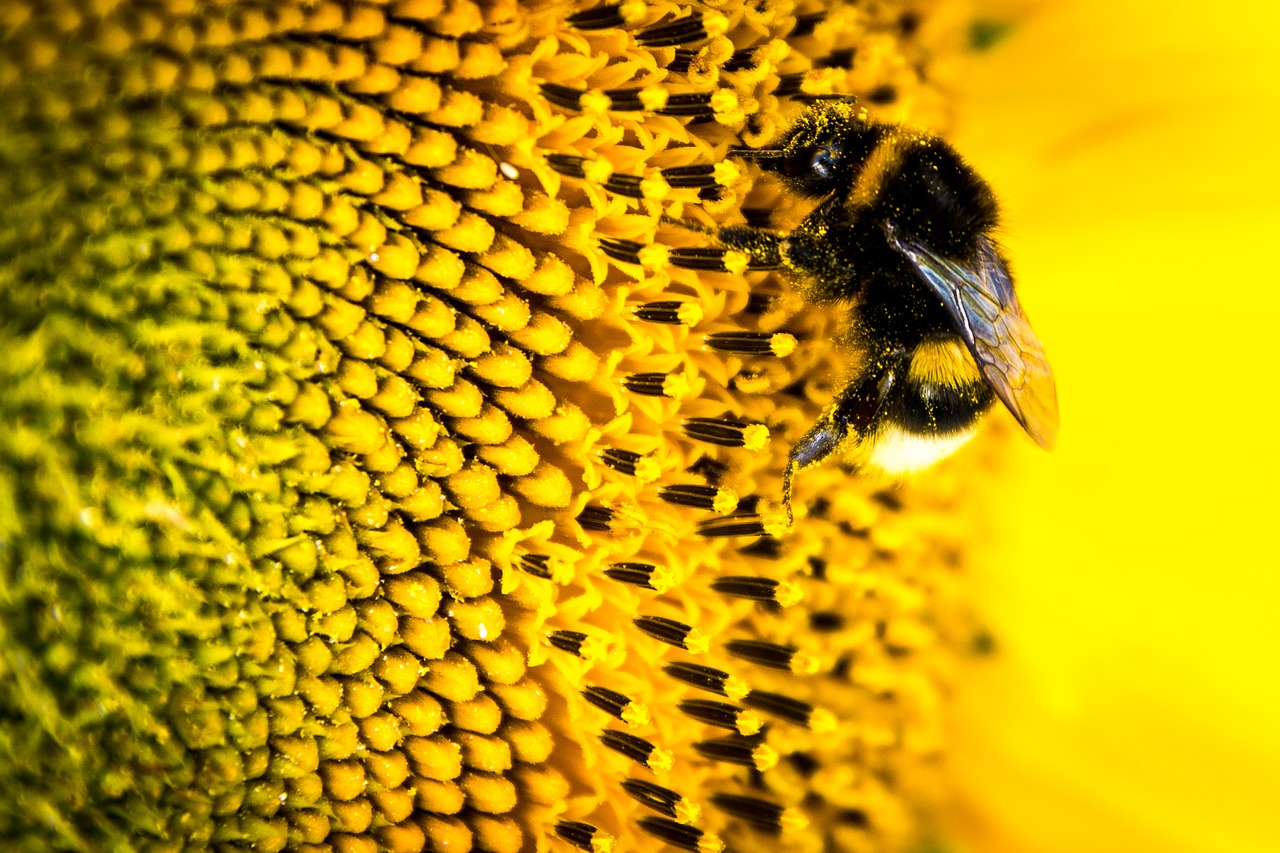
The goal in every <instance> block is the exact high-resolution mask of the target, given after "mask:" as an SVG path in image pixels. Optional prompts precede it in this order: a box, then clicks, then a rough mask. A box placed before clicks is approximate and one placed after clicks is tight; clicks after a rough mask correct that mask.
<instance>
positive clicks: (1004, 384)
mask: <svg viewBox="0 0 1280 853" xmlns="http://www.w3.org/2000/svg"><path fill="white" fill-rule="evenodd" d="M885 230H886V232H887V233H888V236H889V241H890V242H891V243H892V244H893V245H894V246H895V247H896V248H897V249H898V251H900V252H902V253H903V254H904V255H906V256H907V258H909V259H910V260H911V262H912V264H913V265H914V266H915V268H916V272H918V273H919V274H920V277H921V279H923V280H924V281H925V283H926V284H928V285H929V288H930V289H931V290H932V291H933V292H934V293H936V294H937V295H938V297H939V298H940V299H941V300H942V303H943V304H944V305H945V306H946V308H947V313H949V314H950V315H951V318H952V319H953V320H954V321H955V323H956V329H957V330H958V331H959V332H960V336H961V337H963V338H964V342H965V344H967V345H968V347H969V351H970V352H971V353H973V357H974V359H975V360H976V361H977V362H978V367H979V368H980V369H981V370H982V376H983V378H985V379H986V380H987V382H988V383H989V384H990V385H991V388H992V390H993V391H995V392H996V396H998V397H999V398H1000V399H1001V400H1002V401H1003V402H1004V404H1005V406H1006V407H1007V408H1008V409H1009V411H1010V412H1012V413H1013V416H1014V417H1015V418H1017V419H1018V423H1020V424H1022V428H1023V429H1025V430H1026V431H1027V434H1028V435H1030V436H1031V437H1032V438H1033V439H1035V441H1036V443H1037V444H1039V445H1040V446H1041V447H1043V448H1045V449H1049V448H1052V447H1053V444H1054V442H1055V441H1056V440H1057V437H1058V391H1057V387H1056V386H1055V385H1054V381H1053V371H1052V370H1051V369H1050V368H1049V360H1048V359H1047V358H1046V357H1045V354H1044V347H1043V346H1042V345H1041V343H1040V339H1039V338H1037V337H1036V333H1035V332H1034V331H1033V330H1032V329H1031V323H1030V321H1029V320H1027V315H1026V314H1024V313H1023V311H1022V306H1021V305H1020V304H1019V303H1018V296H1017V294H1015V293H1014V291H1013V280H1012V278H1010V276H1009V270H1008V267H1006V266H1005V263H1004V261H1003V260H1002V259H1001V258H1000V255H999V253H997V252H996V248H995V245H994V244H993V243H992V242H991V241H990V240H988V239H987V238H985V237H983V238H981V239H980V241H979V243H978V257H977V260H976V262H974V263H973V264H972V265H970V264H960V263H956V262H955V261H951V260H948V259H946V258H943V257H941V256H940V255H938V254H937V253H936V252H934V251H933V250H932V249H930V248H929V247H928V246H927V245H925V244H924V243H921V242H919V241H918V240H915V239H912V238H910V237H907V236H905V235H899V234H897V233H896V232H895V229H894V228H893V227H892V225H891V224H890V225H888V226H886V229H885Z"/></svg>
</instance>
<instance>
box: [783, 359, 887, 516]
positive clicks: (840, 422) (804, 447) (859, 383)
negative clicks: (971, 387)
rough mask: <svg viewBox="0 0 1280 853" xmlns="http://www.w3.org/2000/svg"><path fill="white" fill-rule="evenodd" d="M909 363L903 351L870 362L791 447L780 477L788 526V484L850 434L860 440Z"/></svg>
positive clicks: (839, 445) (872, 427)
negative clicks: (799, 472)
mask: <svg viewBox="0 0 1280 853" xmlns="http://www.w3.org/2000/svg"><path fill="white" fill-rule="evenodd" d="M909 364H910V354H909V353H908V352H907V351H906V350H905V349H902V348H898V349H895V350H892V351H891V352H889V353H887V354H885V355H884V356H882V357H880V358H876V359H874V360H872V361H870V362H869V366H868V368H867V369H866V370H865V371H864V372H863V373H862V375H861V376H859V377H858V378H857V379H855V380H854V381H853V382H850V383H849V385H847V386H846V387H845V389H844V390H843V391H841V392H840V394H839V395H838V396H837V397H836V399H835V401H834V402H833V403H832V404H831V405H830V406H828V407H827V410H826V411H825V412H823V413H822V417H821V418H819V419H818V422H817V423H815V424H814V425H813V427H812V428H811V429H810V430H809V431H808V432H807V433H805V434H804V436H803V437H802V438H801V439H800V440H799V441H798V442H796V444H795V446H794V447H792V448H791V452H790V453H788V454H787V469H786V471H785V473H784V474H783V476H782V502H783V504H784V505H785V506H786V510H787V524H788V525H790V524H791V522H792V520H793V516H792V509H791V484H792V479H793V478H794V476H795V473H796V472H797V471H802V470H804V469H805V468H809V467H811V466H813V465H817V464H818V463H819V462H822V461H823V460H824V459H826V458H827V457H829V456H831V455H832V454H833V453H835V452H836V451H838V450H839V449H840V447H841V446H842V445H844V443H845V442H846V441H847V440H848V438H849V436H850V435H853V436H855V437H856V438H857V439H858V440H859V441H860V440H861V439H862V438H863V437H865V436H867V435H869V434H870V433H871V432H872V431H873V430H874V428H875V425H876V422H877V420H878V419H879V417H880V414H881V412H882V411H883V410H884V403H885V400H886V398H888V396H889V393H890V392H891V391H892V390H893V387H894V385H896V384H897V379H898V377H899V376H900V375H905V373H906V370H907V367H908V366H909Z"/></svg>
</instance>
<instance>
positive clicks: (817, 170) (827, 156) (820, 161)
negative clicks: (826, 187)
mask: <svg viewBox="0 0 1280 853" xmlns="http://www.w3.org/2000/svg"><path fill="white" fill-rule="evenodd" d="M839 161H840V149H839V147H837V146H834V145H830V146H823V147H822V148H819V149H817V150H815V151H814V152H813V154H811V155H809V171H810V172H811V173H813V175H814V176H816V177H818V178H822V179H823V180H829V179H831V178H833V177H835V173H836V166H837V165H838V164H839Z"/></svg>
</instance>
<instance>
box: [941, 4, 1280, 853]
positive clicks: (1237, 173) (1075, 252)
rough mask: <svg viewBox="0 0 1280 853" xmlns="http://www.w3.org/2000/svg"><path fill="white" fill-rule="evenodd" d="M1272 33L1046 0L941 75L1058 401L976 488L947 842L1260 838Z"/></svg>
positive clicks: (1277, 437) (1271, 675)
mask: <svg viewBox="0 0 1280 853" xmlns="http://www.w3.org/2000/svg"><path fill="white" fill-rule="evenodd" d="M1278 37H1280V11H1278V10H1277V7H1276V6H1275V5H1274V4H1261V3H1256V4H1253V5H1251V6H1248V7H1245V6H1238V5H1235V4H1231V3H1215V4H1206V5H1203V6H1186V7H1183V6H1180V5H1179V4H1173V5H1170V4H1166V3H1156V2H1150V0H1144V2H1138V3H1127V4H1114V3H1110V2H1106V0H1075V2H1059V3H1049V4H1046V5H1045V6H1043V7H1042V8H1041V9H1039V10H1038V11H1034V12H1032V13H1031V14H1029V15H1027V16H1025V17H1023V18H1022V19H1020V20H1019V22H1018V23H1017V25H1016V26H1015V28H1014V29H1013V30H1012V31H1011V32H1010V34H1009V35H1008V37H1007V38H1005V39H1004V40H1003V41H1001V42H999V43H998V44H997V45H996V46H995V47H993V48H992V49H990V50H989V51H986V52H984V53H981V54H977V55H976V56H975V57H974V58H973V61H972V62H971V63H970V64H969V67H967V68H966V69H965V71H964V73H963V74H962V75H961V78H960V81H959V83H960V85H959V88H960V95H961V97H962V99H963V105H962V109H961V112H960V122H959V128H958V132H957V133H955V134H953V141H954V142H955V144H956V146H957V148H958V149H959V150H960V151H961V152H963V153H965V154H966V156H968V157H969V159H970V160H971V161H973V162H974V164H975V165H976V166H977V168H978V171H979V173H981V174H983V175H984V176H986V177H987V179H988V180H989V181H990V182H991V183H992V185H993V186H994V187H995V188H996V191H997V194H998V195H1000V196H1001V198H1002V200H1003V203H1004V208H1005V212H1006V223H1005V233H1004V236H1003V239H1004V242H1005V244H1006V246H1007V248H1008V249H1009V253H1010V255H1011V257H1012V258H1013V260H1014V265H1015V266H1014V269H1015V272H1016V274H1017V276H1018V281H1019V288H1020V292H1021V294H1022V296H1023V301H1024V304H1025V305H1026V307H1027V311H1028V313H1029V315H1030V317H1031V319H1032V321H1033V323H1034V325H1035V327H1036V329H1037V330H1038V332H1039V333H1040V336H1041V338H1042V339H1043V340H1044V341H1045V344H1046V347H1047V348H1048V351H1049V355H1050V358H1051V360H1052V362H1053V365H1054V368H1055V372H1056V374H1057V378H1058V384H1059V394H1060V399H1061V408H1062V432H1061V437H1060V443H1059V446H1058V449H1057V451H1056V452H1055V453H1053V454H1042V453H1041V452H1040V451H1038V450H1037V449H1036V448H1035V447H1034V445H1032V444H1031V442H1029V441H1021V440H1019V441H1016V442H1013V443H1016V445H1017V446H1016V448H1015V459H1014V463H1015V464H1014V465H1012V466H1011V470H1009V471H1007V472H1005V475H1003V476H1001V477H999V478H996V479H998V480H999V482H998V483H995V484H993V485H992V487H991V488H993V489H998V490H999V494H998V495H995V496H994V497H992V500H993V501H999V504H998V506H1000V510H999V513H1000V518H1001V521H1000V525H1001V528H1000V529H1001V532H1000V534H999V536H998V539H997V540H995V541H992V542H991V544H990V545H989V548H990V553H987V554H984V555H982V559H980V560H979V561H978V562H979V565H978V567H977V571H978V591H977V594H978V595H979V596H980V597H981V599H982V601H983V603H984V607H986V608H987V611H986V612H987V614H988V616H989V618H990V621H991V622H992V625H993V628H994V629H995V632H996V634H997V636H998V637H999V642H1000V650H1001V656H1000V658H999V659H998V660H997V661H996V662H995V663H993V664H992V665H991V667H989V668H988V669H987V670H986V671H985V672H984V674H983V675H982V677H981V678H980V679H979V680H978V681H977V682H975V683H973V684H971V685H970V686H969V691H968V693H967V694H966V695H965V696H964V697H963V711H964V713H965V715H966V716H965V718H964V720H963V721H962V727H963V728H964V729H965V730H966V731H968V732H969V735H968V736H967V738H966V740H965V741H964V742H963V743H962V745H961V753H960V756H959V764H960V769H961V773H962V776H963V777H964V779H965V780H966V781H967V782H971V783H973V788H974V789H976V790H981V791H983V792H984V794H983V795H982V796H981V797H979V798H976V799H975V801H974V802H973V803H971V804H970V805H971V806H972V812H971V813H970V815H969V817H970V825H969V827H968V829H969V830H970V831H971V832H972V833H975V836H974V837H983V836H986V837H988V838H989V836H990V835H991V834H992V833H994V834H995V835H996V836H997V837H999V838H1003V839H1004V843H1002V844H999V845H995V844H993V843H992V842H990V841H989V840H988V841H986V842H976V841H975V842H972V843H971V849H973V850H975V851H977V850H982V851H984V853H986V851H993V850H1006V849H1007V850H1019V851H1028V852H1029V853H1039V851H1068V850H1069V851H1073V853H1079V851H1095V853H1096V851H1127V853H1137V852H1138V851H1142V853H1145V851H1166V852H1167V853H1183V851H1232V853H1251V852H1252V851H1271V853H1274V851H1277V850H1280V817H1277V805H1276V802H1277V796H1278V795H1280V687H1278V686H1277V682H1278V681H1280V628H1278V627H1277V624H1278V623H1280V619H1278V617H1277V612H1278V611H1280V557H1277V550H1278V546H1277V541H1276V535H1275V530H1276V527H1277V524H1276V514H1277V512H1278V511H1280V499H1278V498H1277V489H1278V487H1280V462H1278V460H1280V452H1278V451H1277V446H1276V445H1277V441H1280V429H1278V428H1277V423H1278V422H1280V389H1278V387H1277V386H1280V368H1278V367H1277V365H1276V361H1277V352H1278V351H1280V347H1278V343H1280V341H1278V338H1280V334H1278V332H1277V330H1278V328H1280V275H1277V263H1276V261H1275V259H1274V258H1273V255H1275V254H1276V252H1277V245H1278V244H1280V167H1277V165H1276V161H1277V152H1280V138H1278V134H1277V131H1278V130H1280V117H1278V113H1277V107H1278V106H1280V70H1278V67H1280V66H1278V64H1277V60H1276V59H1275V50H1276V45H1275V42H1276V40H1277V38H1278ZM993 505H994V504H993Z"/></svg>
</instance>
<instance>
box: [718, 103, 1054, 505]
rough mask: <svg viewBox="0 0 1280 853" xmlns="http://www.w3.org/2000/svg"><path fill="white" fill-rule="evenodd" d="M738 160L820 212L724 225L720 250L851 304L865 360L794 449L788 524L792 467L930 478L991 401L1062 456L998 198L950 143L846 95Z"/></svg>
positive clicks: (1046, 376) (813, 297)
mask: <svg viewBox="0 0 1280 853" xmlns="http://www.w3.org/2000/svg"><path fill="white" fill-rule="evenodd" d="M733 154H734V155H735V156H739V157H743V158H745V159H748V160H751V161H754V162H755V163H757V164H759V166H760V167H761V168H762V169H764V170H765V171H767V172H772V173H774V174H776V175H778V176H779V177H780V178H781V179H782V180H783V181H784V182H785V183H786V184H787V186H788V187H789V189H791V190H792V191H794V192H796V193H798V194H800V195H802V196H806V197H809V198H814V199H819V200H820V201H819V202H818V204H817V206H816V207H815V208H814V209H813V210H812V212H810V213H809V214H808V216H806V217H805V219H804V220H803V221H802V222H800V224H799V225H798V226H797V227H796V228H795V229H794V230H793V231H791V232H790V233H789V234H779V233H775V232H772V231H768V230H764V229H758V228H751V227H746V226H741V227H727V228H722V229H721V230H720V231H719V234H718V238H719V240H720V242H721V244H722V245H724V246H725V247H727V248H731V249H737V250H740V251H742V252H744V253H746V255H747V256H748V257H749V258H750V260H751V262H752V264H753V266H755V267H772V268H780V269H782V270H783V271H785V272H786V273H788V274H789V275H790V276H791V277H792V278H794V279H795V280H797V282H798V284H799V285H800V287H801V288H802V290H803V292H804V295H805V297H806V298H807V299H808V300H809V301H811V302H814V303H817V304H824V303H832V302H848V303H850V304H851V305H852V308H851V312H852V315H853V320H854V322H852V323H851V327H852V331H851V332H850V335H851V337H852V343H853V344H854V345H855V346H856V348H857V349H859V350H860V351H861V352H862V361H861V363H860V366H859V367H858V369H857V372H856V373H854V375H853V376H852V377H851V378H850V379H849V381H848V384H847V385H845V386H844V388H843V389H842V390H841V391H840V392H839V393H837V394H836V397H835V399H834V400H833V402H832V403H831V404H830V405H829V406H828V407H827V408H826V410H825V411H824V412H823V413H822V416H821V417H820V418H819V420H818V422H817V423H815V424H814V425H813V428H812V429H810V430H809V431H808V432H807V433H806V434H805V435H804V437H803V438H801V439H800V441H799V443H797V444H796V445H795V446H794V447H793V448H792V449H791V452H790V454H789V457H788V460H787V470H786V475H785V483H784V502H785V504H786V507H787V512H788V516H789V515H790V510H791V480H792V477H793V476H794V474H795V473H796V472H797V471H800V470H803V469H805V468H807V467H810V466H813V465H816V464H818V463H820V462H822V461H823V460H825V459H827V458H828V457H830V456H832V455H833V454H835V453H837V452H840V453H842V454H845V455H847V456H848V457H849V459H850V461H851V462H852V463H853V464H854V467H855V469H861V468H867V469H873V470H879V471H883V472H886V473H888V474H891V475H897V474H903V473H907V472H910V471H915V470H919V469H922V468H925V467H928V466H929V465H931V464H933V463H935V462H937V461H939V460H941V459H943V458H945V457H946V456H948V455H950V454H951V453H953V452H954V451H955V450H956V449H958V448H959V447H960V446H961V445H962V444H964V443H965V442H966V441H968V440H969V439H970V438H971V437H972V436H973V435H974V434H975V433H976V432H977V427H978V423H979V421H980V420H981V418H982V416H983V414H984V413H985V412H986V411H987V410H988V409H990V408H991V406H992V404H993V403H994V402H995V400H996V399H999V400H1000V402H1001V403H1003V404H1004V405H1005V407H1006V408H1007V409H1008V410H1009V411H1010V412H1011V413H1012V414H1013V416H1014V417H1015V418H1016V419H1017V420H1018V423H1020V424H1021V425H1022V427H1023V429H1025V430H1026V431H1027V433H1028V434H1029V435H1030V436H1031V437H1032V438H1033V439H1034V440H1035V441H1036V442H1037V443H1038V444H1039V445H1040V446H1041V447H1044V448H1046V449H1049V448H1051V447H1052V446H1053V444H1054V440H1055V438H1056V436H1057V431H1058V400H1057V391H1056V389H1055V386H1054V381H1053V373H1052V372H1051V370H1050V368H1049V362H1048V360H1047V359H1046V358H1045V354H1044V348H1043V347H1042V346H1041V344H1040V341H1039V340H1038V339H1037V338H1036V335H1035V332H1033V331H1032V329H1031V324H1030V323H1029V322H1028V320H1027V317H1026V314H1025V313H1024V312H1023V310H1022V306H1021V305H1019V304H1018V297H1017V295H1016V294H1015V293H1014V289H1013V279H1012V277H1011V275H1010V273H1009V265H1008V263H1007V262H1006V260H1005V258H1004V256H1003V254H1002V253H1001V250H1000V247H999V246H997V245H996V242H995V240H994V239H993V237H992V232H993V230H994V229H995V227H996V224H997V220H998V215H999V211H998V208H997V205H996V201H995V197H994V196H993V195H992V192H991V189H990V187H988V185H987V183H986V182H985V181H983V180H982V178H981V177H979V176H978V175H977V174H976V173H975V172H974V171H973V169H972V168H971V167H970V166H969V165H968V164H966V163H965V162H964V161H963V160H962V159H961V158H960V155H959V154H957V153H956V152H955V150H954V149H953V148H951V146H950V145H948V144H947V143H946V142H944V141H943V140H941V139H939V138H938V137H937V136H934V135H932V134H929V133H926V132H923V131H920V130H918V129H914V128H909V127H905V126H900V125H894V124H881V123H875V122H871V121H869V120H868V119H867V117H866V114H865V111H863V110H860V109H858V108H857V107H855V106H854V103H853V100H852V99H843V100H829V101H819V102H817V103H815V104H813V105H812V106H810V107H809V108H808V109H807V111H806V112H805V113H804V114H802V115H801V116H800V117H799V119H797V121H796V122H795V124H793V125H792V126H791V127H790V128H789V129H788V130H787V131H785V132H784V133H783V134H782V136H781V137H780V138H779V139H778V140H777V141H776V142H775V143H774V144H773V146H772V147H769V148H763V149H738V150H735V151H734V152H733Z"/></svg>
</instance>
